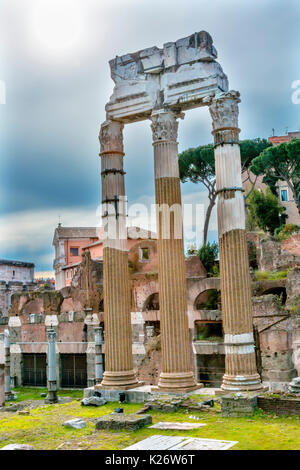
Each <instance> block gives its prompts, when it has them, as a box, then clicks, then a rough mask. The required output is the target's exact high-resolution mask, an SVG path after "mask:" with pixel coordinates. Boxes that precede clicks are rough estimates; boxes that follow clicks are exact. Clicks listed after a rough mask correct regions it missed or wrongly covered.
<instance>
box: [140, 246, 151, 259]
mask: <svg viewBox="0 0 300 470" xmlns="http://www.w3.org/2000/svg"><path fill="white" fill-rule="evenodd" d="M148 260H149V248H140V261H141V262H143V261H148Z"/></svg>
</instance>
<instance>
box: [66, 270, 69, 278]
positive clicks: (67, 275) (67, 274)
mask: <svg viewBox="0 0 300 470" xmlns="http://www.w3.org/2000/svg"><path fill="white" fill-rule="evenodd" d="M68 278H69V272H68V271H66V279H68Z"/></svg>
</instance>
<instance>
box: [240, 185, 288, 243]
mask: <svg viewBox="0 0 300 470" xmlns="http://www.w3.org/2000/svg"><path fill="white" fill-rule="evenodd" d="M248 209H249V217H250V219H251V220H252V221H253V222H254V224H255V225H257V226H258V227H259V228H260V229H262V230H264V231H265V232H270V233H271V234H272V235H273V234H274V232H275V230H276V229H277V228H279V227H281V226H282V225H283V224H284V223H285V221H286V218H287V214H285V207H282V206H280V205H279V202H278V197H277V196H275V195H274V194H273V193H272V191H271V189H270V188H267V190H266V193H264V192H262V191H258V190H257V189H254V191H253V192H252V194H251V196H250V197H249V200H248Z"/></svg>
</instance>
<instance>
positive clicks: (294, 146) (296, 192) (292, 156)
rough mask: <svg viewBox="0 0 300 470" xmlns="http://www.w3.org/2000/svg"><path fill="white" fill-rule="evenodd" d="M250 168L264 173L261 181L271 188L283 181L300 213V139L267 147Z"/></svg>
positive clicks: (256, 173) (254, 171)
mask: <svg viewBox="0 0 300 470" xmlns="http://www.w3.org/2000/svg"><path fill="white" fill-rule="evenodd" d="M250 170H251V171H252V172H253V173H254V174H255V175H265V176H264V179H263V182H264V183H266V184H268V185H269V186H271V188H273V192H274V188H275V187H276V185H277V184H278V181H285V182H286V184H287V185H288V186H289V188H290V189H291V191H292V193H293V197H294V200H295V203H296V205H297V208H298V211H299V214H300V139H293V140H291V141H290V142H283V143H282V144H280V145H277V146H274V147H269V148H266V149H265V150H263V152H262V153H261V154H260V155H259V156H258V157H256V158H254V159H253V161H252V163H251V166H250Z"/></svg>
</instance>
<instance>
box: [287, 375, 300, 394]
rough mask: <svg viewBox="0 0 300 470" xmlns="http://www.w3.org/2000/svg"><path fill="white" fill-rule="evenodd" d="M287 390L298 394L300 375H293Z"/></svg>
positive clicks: (299, 391)
mask: <svg viewBox="0 0 300 470" xmlns="http://www.w3.org/2000/svg"><path fill="white" fill-rule="evenodd" d="M289 391H290V392H292V393H299V394H300V377H295V378H294V379H293V380H292V381H291V383H290V384H289Z"/></svg>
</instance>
